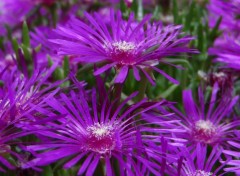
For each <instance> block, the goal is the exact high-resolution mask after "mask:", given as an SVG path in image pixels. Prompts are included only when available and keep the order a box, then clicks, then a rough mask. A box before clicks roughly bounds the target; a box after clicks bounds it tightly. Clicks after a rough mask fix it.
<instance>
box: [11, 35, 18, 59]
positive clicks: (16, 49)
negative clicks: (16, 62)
mask: <svg viewBox="0 0 240 176" xmlns="http://www.w3.org/2000/svg"><path fill="white" fill-rule="evenodd" d="M12 48H13V50H14V52H15V54H16V57H17V58H19V54H18V48H19V45H18V41H17V39H16V38H13V39H12Z"/></svg>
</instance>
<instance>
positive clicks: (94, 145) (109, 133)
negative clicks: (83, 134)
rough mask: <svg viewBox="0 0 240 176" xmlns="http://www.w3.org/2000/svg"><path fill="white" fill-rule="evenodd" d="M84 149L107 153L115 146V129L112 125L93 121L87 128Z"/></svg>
mask: <svg viewBox="0 0 240 176" xmlns="http://www.w3.org/2000/svg"><path fill="white" fill-rule="evenodd" d="M87 132H88V136H87V141H86V149H87V150H91V151H94V152H97V153H100V154H109V153H111V150H113V149H114V148H115V146H116V130H115V128H114V127H113V126H112V125H109V124H100V123H95V124H94V125H92V126H89V127H88V128H87Z"/></svg>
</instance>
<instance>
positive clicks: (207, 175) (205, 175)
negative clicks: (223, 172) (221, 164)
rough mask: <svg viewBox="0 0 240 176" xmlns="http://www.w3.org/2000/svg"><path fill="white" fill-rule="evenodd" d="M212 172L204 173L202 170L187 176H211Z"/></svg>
mask: <svg viewBox="0 0 240 176" xmlns="http://www.w3.org/2000/svg"><path fill="white" fill-rule="evenodd" d="M211 175H212V172H205V171H203V170H196V171H195V172H190V173H187V176H211Z"/></svg>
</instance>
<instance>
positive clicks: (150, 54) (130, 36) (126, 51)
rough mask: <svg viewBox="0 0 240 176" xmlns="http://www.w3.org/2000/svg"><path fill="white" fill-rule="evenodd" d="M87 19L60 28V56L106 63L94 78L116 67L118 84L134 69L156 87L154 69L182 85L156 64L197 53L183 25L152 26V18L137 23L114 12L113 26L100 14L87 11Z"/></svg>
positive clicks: (56, 40)
mask: <svg viewBox="0 0 240 176" xmlns="http://www.w3.org/2000/svg"><path fill="white" fill-rule="evenodd" d="M85 18H86V20H87V21H86V22H84V21H81V20H78V19H75V18H72V19H71V20H70V21H69V22H68V24H66V25H65V26H59V27H58V28H57V30H56V33H57V34H58V35H59V36H60V37H61V38H56V39H54V40H51V42H53V43H56V44H58V45H59V50H58V53H59V54H60V55H74V56H77V57H76V59H75V61H76V62H83V63H104V66H103V67H101V68H99V69H98V70H96V71H95V72H94V75H99V74H101V73H103V72H105V71H107V70H109V69H111V68H112V67H114V68H115V69H116V72H117V75H116V77H115V83H123V82H124V81H125V79H126V77H127V75H128V72H129V70H130V69H133V73H134V76H135V79H136V80H140V78H141V77H140V73H139V71H142V72H143V74H145V75H146V77H147V78H148V79H149V81H150V82H151V83H152V84H154V81H153V80H152V78H151V77H150V75H149V74H148V72H147V70H148V69H153V70H155V71H157V72H158V73H160V74H162V75H164V76H165V77H166V78H168V79H169V80H170V81H172V82H174V83H178V81H176V80H175V79H173V78H172V77H170V76H169V75H168V74H166V73H165V72H164V71H163V70H160V69H159V68H157V67H156V65H157V64H158V63H159V62H160V63H165V62H164V60H163V57H166V56H175V55H177V54H179V53H189V52H190V53H193V52H196V51H195V50H192V49H189V48H188V47H187V45H188V43H189V42H190V41H191V40H192V39H193V37H189V36H183V37H182V36H181V35H182V32H181V26H173V25H169V26H166V27H164V26H162V24H161V23H160V22H158V23H153V24H150V18H151V16H149V15H147V16H145V17H144V18H143V20H142V21H140V22H136V21H135V20H134V15H133V14H130V17H129V19H128V20H127V21H126V20H124V19H122V14H121V12H120V11H118V12H116V13H115V12H113V10H111V11H110V22H109V23H105V22H104V21H103V20H102V19H101V15H100V14H98V13H94V14H93V15H90V14H88V13H86V12H85ZM166 64H168V63H166ZM170 65H171V64H170Z"/></svg>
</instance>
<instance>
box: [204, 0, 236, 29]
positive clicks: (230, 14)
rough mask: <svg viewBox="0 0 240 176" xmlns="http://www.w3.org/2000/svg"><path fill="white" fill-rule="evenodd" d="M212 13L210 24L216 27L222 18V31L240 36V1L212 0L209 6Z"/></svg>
mask: <svg viewBox="0 0 240 176" xmlns="http://www.w3.org/2000/svg"><path fill="white" fill-rule="evenodd" d="M208 10H209V12H210V20H209V24H210V26H211V27H214V26H215V24H216V22H217V20H218V18H220V16H221V17H222V22H221V25H220V28H221V29H224V30H225V31H229V32H236V33H237V34H239V29H240V20H239V15H240V0H226V1H222V0H220V1H219V0H210V3H209V5H208Z"/></svg>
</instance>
